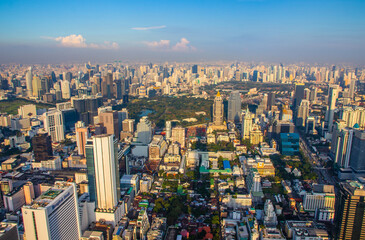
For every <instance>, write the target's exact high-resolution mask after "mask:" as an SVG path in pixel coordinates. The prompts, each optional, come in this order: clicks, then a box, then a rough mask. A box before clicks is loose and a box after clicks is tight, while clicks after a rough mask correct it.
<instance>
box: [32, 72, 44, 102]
mask: <svg viewBox="0 0 365 240" xmlns="http://www.w3.org/2000/svg"><path fill="white" fill-rule="evenodd" d="M32 89H33V97H36V98H39V97H41V93H42V83H41V78H40V77H39V76H37V75H35V76H33V81H32Z"/></svg>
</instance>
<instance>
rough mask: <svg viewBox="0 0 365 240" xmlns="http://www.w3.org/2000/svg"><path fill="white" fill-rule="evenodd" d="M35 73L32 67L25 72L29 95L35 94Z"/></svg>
mask: <svg viewBox="0 0 365 240" xmlns="http://www.w3.org/2000/svg"><path fill="white" fill-rule="evenodd" d="M32 80H33V74H32V67H30V68H29V70H28V71H27V73H26V74H25V83H26V87H27V96H28V97H31V96H33V83H32Z"/></svg>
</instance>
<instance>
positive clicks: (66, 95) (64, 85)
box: [61, 80, 71, 99]
mask: <svg viewBox="0 0 365 240" xmlns="http://www.w3.org/2000/svg"><path fill="white" fill-rule="evenodd" d="M61 92H62V98H63V99H70V98H71V89H70V82H69V81H67V80H63V81H61Z"/></svg>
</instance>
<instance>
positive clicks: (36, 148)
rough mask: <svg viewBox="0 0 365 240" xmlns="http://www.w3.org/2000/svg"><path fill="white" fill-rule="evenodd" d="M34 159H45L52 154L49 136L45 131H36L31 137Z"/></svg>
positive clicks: (37, 160) (38, 160)
mask: <svg viewBox="0 0 365 240" xmlns="http://www.w3.org/2000/svg"><path fill="white" fill-rule="evenodd" d="M32 147H33V154H34V160H35V161H36V162H41V161H46V160H48V159H49V158H50V157H52V156H53V151H52V141H51V136H49V135H48V134H47V133H38V134H37V135H35V136H34V137H33V138H32Z"/></svg>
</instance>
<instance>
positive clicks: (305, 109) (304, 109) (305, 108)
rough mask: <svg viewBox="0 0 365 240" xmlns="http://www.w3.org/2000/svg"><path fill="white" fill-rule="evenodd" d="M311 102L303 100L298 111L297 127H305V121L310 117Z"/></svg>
mask: <svg viewBox="0 0 365 240" xmlns="http://www.w3.org/2000/svg"><path fill="white" fill-rule="evenodd" d="M309 107H310V106H309V101H308V100H304V99H303V100H302V101H301V103H300V105H299V107H298V110H297V117H296V125H297V126H300V127H304V126H305V121H306V119H307V117H308V115H309Z"/></svg>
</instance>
